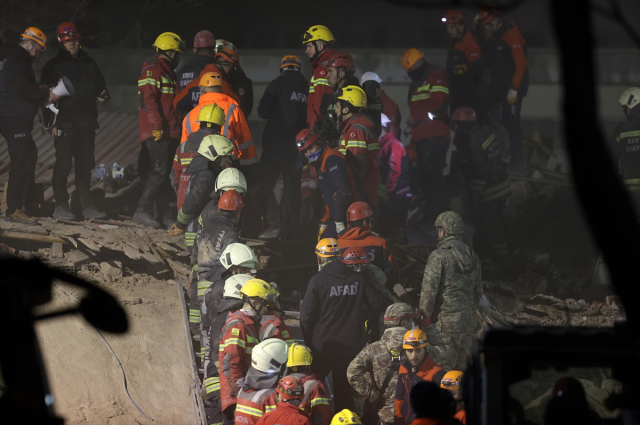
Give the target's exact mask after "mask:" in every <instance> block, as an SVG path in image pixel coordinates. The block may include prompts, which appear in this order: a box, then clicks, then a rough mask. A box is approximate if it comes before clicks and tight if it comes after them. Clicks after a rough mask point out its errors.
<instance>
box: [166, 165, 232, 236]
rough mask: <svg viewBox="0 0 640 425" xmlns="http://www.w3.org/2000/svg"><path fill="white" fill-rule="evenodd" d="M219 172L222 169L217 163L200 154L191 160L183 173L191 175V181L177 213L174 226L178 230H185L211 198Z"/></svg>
mask: <svg viewBox="0 0 640 425" xmlns="http://www.w3.org/2000/svg"><path fill="white" fill-rule="evenodd" d="M221 171H222V168H221V167H220V166H219V165H218V161H214V162H212V161H209V160H208V159H207V158H205V157H204V156H202V155H200V154H196V156H195V157H194V158H193V160H192V161H191V164H189V166H188V167H187V169H186V171H185V174H191V179H190V180H189V185H188V186H187V192H186V195H185V197H184V203H183V204H182V208H180V211H179V212H178V220H177V222H176V225H177V226H178V227H179V228H181V229H182V228H184V229H186V228H187V227H186V226H187V225H188V224H189V222H190V221H191V220H193V218H194V217H197V216H198V215H200V213H201V212H202V210H203V209H204V207H205V206H206V205H207V203H208V202H209V201H210V200H211V198H212V197H213V192H215V187H216V179H217V178H218V175H219V174H220V172H221ZM182 226H184V227H182Z"/></svg>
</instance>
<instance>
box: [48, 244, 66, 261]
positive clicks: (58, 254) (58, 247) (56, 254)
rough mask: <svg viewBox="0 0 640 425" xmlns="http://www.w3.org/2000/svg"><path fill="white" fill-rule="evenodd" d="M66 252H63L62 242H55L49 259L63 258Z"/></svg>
mask: <svg viewBox="0 0 640 425" xmlns="http://www.w3.org/2000/svg"><path fill="white" fill-rule="evenodd" d="M63 257H64V252H63V251H62V244H61V243H60V242H54V243H52V244H51V251H49V258H51V259H52V260H53V259H56V258H63Z"/></svg>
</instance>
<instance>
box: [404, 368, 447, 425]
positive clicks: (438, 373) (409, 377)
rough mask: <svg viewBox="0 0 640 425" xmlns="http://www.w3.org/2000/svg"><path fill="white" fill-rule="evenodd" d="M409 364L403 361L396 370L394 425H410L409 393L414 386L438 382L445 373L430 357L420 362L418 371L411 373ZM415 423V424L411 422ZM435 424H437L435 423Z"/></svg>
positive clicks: (412, 415)
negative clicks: (425, 382) (421, 383)
mask: <svg viewBox="0 0 640 425" xmlns="http://www.w3.org/2000/svg"><path fill="white" fill-rule="evenodd" d="M412 369H413V368H412V367H411V363H409V361H408V360H405V361H404V362H403V363H402V364H401V365H400V369H399V370H398V386H397V387H396V412H395V421H394V423H395V425H406V424H410V423H412V421H413V418H414V417H415V414H414V413H413V412H412V411H411V402H410V401H409V393H410V392H411V389H413V387H415V386H416V384H418V383H420V382H423V381H427V382H436V383H438V382H440V381H442V378H443V377H444V374H445V373H446V372H445V370H444V369H442V368H441V367H440V366H438V365H437V364H436V362H434V361H433V360H431V357H427V359H426V360H425V361H424V362H422V364H421V365H420V366H418V370H416V371H415V372H414V371H412ZM413 423H415V422H413ZM436 423H437V422H436Z"/></svg>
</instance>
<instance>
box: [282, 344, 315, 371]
mask: <svg viewBox="0 0 640 425" xmlns="http://www.w3.org/2000/svg"><path fill="white" fill-rule="evenodd" d="M312 361H313V355H312V354H311V350H310V349H309V347H307V346H305V345H302V344H298V343H296V342H294V343H293V344H291V347H289V360H287V367H296V366H309V365H311V362H312Z"/></svg>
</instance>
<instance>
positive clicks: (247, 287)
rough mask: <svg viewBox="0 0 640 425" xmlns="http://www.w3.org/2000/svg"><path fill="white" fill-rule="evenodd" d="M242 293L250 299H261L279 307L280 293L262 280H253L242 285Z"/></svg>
mask: <svg viewBox="0 0 640 425" xmlns="http://www.w3.org/2000/svg"><path fill="white" fill-rule="evenodd" d="M240 293H241V294H242V295H244V296H246V297H249V298H261V299H263V300H265V301H267V302H268V303H269V304H271V305H277V302H278V296H280V293H279V292H278V291H276V290H275V288H274V287H273V286H271V285H269V284H268V283H267V282H266V281H264V280H262V279H256V278H254V279H251V280H249V281H247V282H246V283H245V284H244V285H242V289H240Z"/></svg>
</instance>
